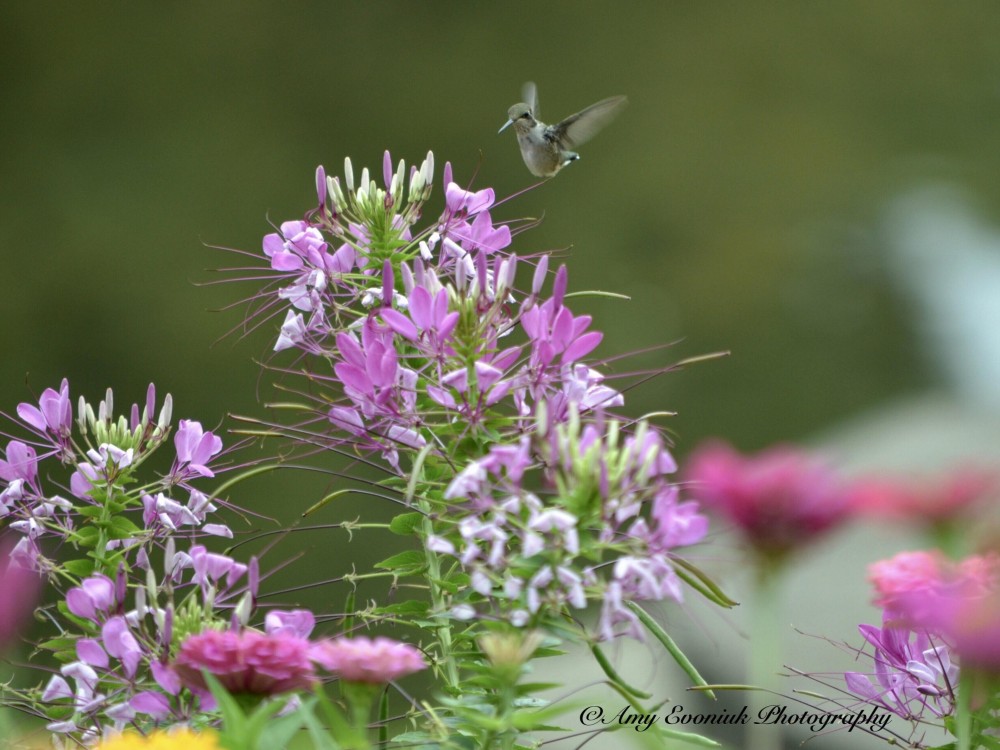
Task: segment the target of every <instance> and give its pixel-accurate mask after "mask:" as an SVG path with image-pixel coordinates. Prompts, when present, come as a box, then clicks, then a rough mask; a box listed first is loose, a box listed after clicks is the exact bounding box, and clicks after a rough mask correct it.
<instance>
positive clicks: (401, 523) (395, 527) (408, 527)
mask: <svg viewBox="0 0 1000 750" xmlns="http://www.w3.org/2000/svg"><path fill="white" fill-rule="evenodd" d="M423 519H424V514H423V513H417V512H416V511H414V512H412V513H402V514H400V515H398V516H396V517H395V518H393V519H392V520H391V521H390V522H389V531H391V532H392V533H393V534H399V535H400V536H409V535H410V534H412V533H413V530H414V529H415V528H416V527H417V526H419V525H420V523H421V522H422V521H423Z"/></svg>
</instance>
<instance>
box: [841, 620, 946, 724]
mask: <svg viewBox="0 0 1000 750" xmlns="http://www.w3.org/2000/svg"><path fill="white" fill-rule="evenodd" d="M858 630H859V631H860V632H861V635H862V636H863V637H864V639H865V641H867V642H868V644H869V645H870V646H872V648H873V649H874V653H873V654H872V656H871V658H872V660H873V662H874V672H873V676H874V678H875V682H874V683H873V682H872V680H871V678H870V677H869V676H867V675H864V674H861V673H859V672H847V673H845V675H844V680H845V681H846V683H847V688H848V690H850V691H851V692H852V693H854V694H855V695H857V696H858V697H859V698H862V699H864V700H865V701H867V702H868V703H872V704H875V705H877V706H881V707H883V708H885V709H887V710H889V711H892V712H893V713H894V714H896V715H898V716H901V717H903V718H904V719H920V718H921V717H922V716H923V714H924V712H925V711H927V712H930V713H931V714H933V715H934V716H937V717H941V716H947V715H948V714H950V713H952V711H953V710H954V708H955V696H954V690H955V688H956V686H957V685H958V667H956V666H955V665H954V664H953V663H952V660H951V656H950V653H949V650H948V647H947V646H946V645H945V644H944V643H943V642H942V641H937V642H935V641H932V640H931V638H930V637H929V636H928V635H927V634H926V633H915V632H913V631H911V630H908V629H906V628H903V627H895V626H893V625H891V624H890V623H889V621H888V618H886V620H885V621H883V625H882V628H881V629H880V628H877V627H875V626H874V625H860V626H858Z"/></svg>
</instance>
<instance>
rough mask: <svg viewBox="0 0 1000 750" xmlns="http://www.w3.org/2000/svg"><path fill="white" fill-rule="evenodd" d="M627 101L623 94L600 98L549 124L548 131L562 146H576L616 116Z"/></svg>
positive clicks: (595, 133)
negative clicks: (584, 107) (561, 119)
mask: <svg viewBox="0 0 1000 750" xmlns="http://www.w3.org/2000/svg"><path fill="white" fill-rule="evenodd" d="M627 102H628V99H627V98H626V97H624V96H612V97H611V98H610V99H602V100H601V101H599V102H597V104H591V105H590V106H589V107H587V108H586V109H584V110H581V111H580V112H577V113H576V114H575V115H570V116H569V117H567V118H566V119H565V120H563V121H562V122H559V123H556V124H555V125H551V126H550V132H551V133H552V135H553V136H554V137H555V138H556V139H557V140H558V141H559V143H560V144H561V145H562V146H567V147H569V148H576V147H577V146H579V145H580V144H582V143H586V142H587V141H589V140H590V139H591V138H593V137H594V136H595V135H597V132H598V131H599V130H600V129H601V128H603V127H604V126H605V125H607V124H608V123H609V122H611V121H612V120H613V119H614V118H615V117H617V115H618V113H619V112H621V110H622V107H624V106H625V104H626V103H627Z"/></svg>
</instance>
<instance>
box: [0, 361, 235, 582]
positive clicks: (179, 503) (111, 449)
mask: <svg viewBox="0 0 1000 750" xmlns="http://www.w3.org/2000/svg"><path fill="white" fill-rule="evenodd" d="M172 409H173V402H172V399H171V397H170V396H169V394H168V395H167V397H166V399H165V400H164V402H163V405H162V407H161V408H160V410H159V413H158V415H157V411H156V389H155V387H154V386H153V385H152V384H151V385H150V386H149V389H148V390H147V393H146V401H145V404H144V405H143V407H142V408H141V410H140V407H139V405H138V404H133V405H132V407H131V409H130V410H129V415H128V416H127V417H126V416H125V415H121V416H118V417H117V418H116V417H115V416H114V394H113V393H112V392H111V390H110V389H109V390H108V391H107V395H106V397H105V399H104V400H102V401H101V402H100V404H99V406H98V408H97V409H96V411H95V409H94V408H93V407H92V406H91V405H90V404H88V403H87V402H86V401H85V400H84V399H83V397H80V400H79V407H78V409H77V415H76V419H75V420H74V418H73V409H72V406H71V401H70V393H69V383H68V382H67V381H65V380H63V382H62V384H61V386H60V388H59V390H58V391H56V390H54V389H52V388H47V389H45V391H44V392H43V393H42V395H41V397H40V398H39V403H38V406H35V405H34V404H29V403H22V404H20V405H19V406H18V407H17V417H18V418H17V419H15V420H13V421H14V422H15V423H16V424H17V425H18V426H19V427H20V428H22V429H23V430H25V431H27V432H28V433H30V435H31V437H30V438H28V439H27V440H26V441H25V440H18V439H12V440H10V441H9V442H8V443H7V446H6V448H5V449H4V450H3V452H2V455H3V458H2V459H0V518H5V519H6V521H7V524H6V525H7V527H8V528H10V529H11V530H13V531H15V532H18V533H19V534H20V535H21V538H20V539H19V541H18V542H17V544H16V545H15V547H14V549H13V550H12V552H11V555H12V557H13V558H14V560H16V561H17V562H18V564H20V565H22V566H23V567H30V568H35V569H39V570H43V571H49V570H51V569H52V567H53V565H52V563H51V561H49V560H47V559H46V558H45V557H44V555H42V544H43V542H44V540H45V539H46V538H53V539H63V540H67V541H69V542H71V543H72V544H74V545H75V546H78V547H91V548H92V547H95V546H98V545H103V544H105V543H107V542H113V544H111V545H110V548H111V549H115V548H118V549H121V550H123V551H126V552H127V551H131V550H133V549H138V547H139V546H140V544H139V543H140V542H147V541H152V540H158V539H161V538H163V537H164V536H165V534H164V531H166V532H173V531H175V530H177V529H179V528H181V527H187V528H189V529H190V532H191V536H196V535H202V534H207V535H216V536H227V537H231V536H232V532H231V531H230V529H229V528H228V526H226V525H225V524H222V523H206V520H207V516H208V514H209V513H211V512H213V511H215V510H216V506H215V505H214V504H213V503H212V502H211V501H210V499H209V498H208V497H207V496H206V495H205V494H204V493H202V492H200V491H199V490H197V489H196V488H195V487H193V486H192V485H191V481H192V480H194V479H197V478H199V477H212V476H214V474H213V471H212V469H210V468H209V464H210V463H211V462H212V460H213V459H215V458H216V457H217V456H218V455H219V454H220V453H221V451H222V441H221V440H220V439H219V438H218V437H217V436H215V435H213V434H212V433H211V432H206V431H205V430H204V429H203V427H202V426H201V424H200V423H198V422H195V421H191V420H183V419H182V420H181V421H180V424H179V427H178V429H177V431H176V433H175V434H174V448H175V456H174V460H173V466H172V468H171V470H170V472H169V473H168V474H167V475H166V476H163V477H160V478H159V479H157V480H154V481H153V482H147V483H145V484H143V485H141V487H142V488H141V489H140V490H134V491H130V490H129V486H130V485H133V484H136V482H137V480H136V472H137V471H138V470H139V468H140V466H141V465H142V464H143V462H144V461H145V460H146V459H147V457H148V456H149V455H150V454H152V453H153V452H154V451H156V450H157V448H159V447H160V446H161V445H162V444H163V443H164V442H166V441H167V439H168V437H169V435H170V431H171V415H172ZM74 427H75V428H76V429H75V430H74ZM51 464H59V465H61V467H62V468H63V469H64V470H65V471H66V472H67V473H69V476H68V481H64V482H62V483H56V487H67V486H68V487H69V490H70V495H71V497H70V498H67V497H64V496H63V495H62V494H61V492H59V491H58V490H48V489H46V487H45V486H44V484H43V477H45V478H46V479H49V478H50V477H51V476H53V474H54V473H55V472H57V471H58V468H57V467H54V466H53V467H51V468H50V465H51ZM179 497H180V498H183V499H178V498H179ZM139 509H141V511H142V513H141V518H137V517H136V518H134V517H133V516H132V514H133V513H134V512H135V511H138V510H139ZM137 515H138V514H137ZM112 517H116V518H117V521H116V523H115V525H111V524H110V521H111V519H112ZM140 523H141V525H140Z"/></svg>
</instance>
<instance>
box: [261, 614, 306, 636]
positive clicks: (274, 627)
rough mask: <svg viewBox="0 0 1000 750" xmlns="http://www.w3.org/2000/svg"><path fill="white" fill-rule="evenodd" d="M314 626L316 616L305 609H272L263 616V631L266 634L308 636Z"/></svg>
mask: <svg viewBox="0 0 1000 750" xmlns="http://www.w3.org/2000/svg"><path fill="white" fill-rule="evenodd" d="M314 627H316V617H315V615H313V613H312V612H310V611H309V610H307V609H295V610H291V611H287V612H286V611H284V610H280V609H272V610H271V611H270V612H268V613H267V615H266V616H265V617H264V632H266V633H267V634H268V635H294V636H297V637H298V638H308V637H309V634H310V633H312V631H313V628H314Z"/></svg>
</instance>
